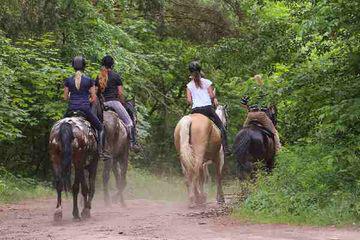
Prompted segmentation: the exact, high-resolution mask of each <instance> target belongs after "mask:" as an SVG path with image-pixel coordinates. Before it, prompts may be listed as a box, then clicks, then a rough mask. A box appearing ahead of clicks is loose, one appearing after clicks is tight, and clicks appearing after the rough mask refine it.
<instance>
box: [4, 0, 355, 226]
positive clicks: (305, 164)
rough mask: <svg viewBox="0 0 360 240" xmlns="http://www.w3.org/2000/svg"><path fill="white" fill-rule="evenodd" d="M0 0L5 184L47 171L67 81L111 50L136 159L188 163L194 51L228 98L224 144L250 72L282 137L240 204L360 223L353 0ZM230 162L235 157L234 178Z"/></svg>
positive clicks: (269, 214) (286, 215)
mask: <svg viewBox="0 0 360 240" xmlns="http://www.w3.org/2000/svg"><path fill="white" fill-rule="evenodd" d="M0 8H1V12H0V73H1V74H0V85H1V87H0V156H1V157H0V195H1V194H4V193H5V192H6V191H7V189H9V188H11V185H8V184H9V183H8V182H7V179H9V177H8V176H10V175H11V176H14V177H15V176H22V177H24V178H26V179H31V181H30V180H29V181H30V183H29V184H30V185H31V184H36V182H37V181H41V182H43V181H47V182H50V183H51V178H52V172H51V164H50V161H49V154H48V151H47V148H48V138H49V132H50V130H51V126H52V125H53V124H54V122H55V121H57V120H59V119H61V118H62V117H63V115H64V112H65V110H66V106H67V103H66V102H65V101H63V99H62V90H63V82H64V79H65V78H66V77H68V76H70V75H71V74H73V70H72V68H71V59H72V58H73V57H74V56H76V55H83V56H85V58H86V60H87V65H88V68H87V69H86V74H87V75H89V76H91V77H92V78H96V76H97V75H98V73H99V68H100V61H101V59H102V57H103V56H104V55H105V54H111V55H112V56H114V58H115V60H116V65H115V70H116V71H118V72H120V73H121V74H122V77H123V81H124V87H125V93H126V97H127V98H128V99H135V101H136V105H137V110H138V118H139V124H138V134H139V137H140V143H141V145H142V146H143V148H144V152H145V154H144V155H146V156H147V157H146V158H144V157H143V155H141V154H132V157H131V165H132V166H133V167H135V168H140V169H144V170H146V171H149V172H151V173H152V174H155V175H167V176H171V175H180V174H181V168H180V166H179V162H178V160H177V154H176V151H175V148H174V143H173V131H174V127H175V125H176V123H177V121H178V120H179V119H180V118H181V117H182V116H183V115H185V114H187V113H189V112H190V109H189V108H188V105H187V104H186V99H185V86H186V83H187V80H188V74H189V73H188V67H187V66H188V63H189V62H190V61H192V60H199V61H200V62H201V65H202V67H203V69H204V73H205V75H206V78H208V79H211V80H212V81H213V82H214V84H215V87H216V91H217V95H218V99H219V101H220V103H222V104H227V105H228V108H229V116H230V117H229V121H230V127H229V139H230V143H232V141H233V139H234V137H235V135H236V133H237V132H238V131H239V129H240V128H241V126H242V124H243V122H244V119H245V117H246V111H244V110H243V109H242V108H241V106H240V100H241V97H242V96H243V95H244V93H245V91H246V87H247V85H248V82H249V81H252V77H253V76H254V75H255V74H261V75H262V76H263V78H264V79H265V80H266V81H267V82H268V83H269V86H270V90H271V91H270V95H271V101H272V103H273V104H275V105H276V106H277V109H278V125H277V128H278V131H279V133H280V138H281V141H282V144H283V146H284V147H283V149H282V150H281V152H280V153H279V155H278V156H277V158H276V165H275V169H274V171H273V173H272V174H271V175H269V176H267V175H261V176H259V177H258V181H257V182H256V184H253V185H252V186H251V187H248V189H247V190H248V191H247V192H246V194H245V196H244V198H243V201H241V202H240V203H239V207H238V209H237V210H236V211H235V213H236V214H239V215H240V216H253V218H259V219H260V218H261V219H263V220H264V219H275V220H276V221H277V220H278V221H282V222H284V221H285V222H305V223H313V222H318V223H320V224H349V223H351V224H352V223H358V222H359V220H360V202H359V201H358V199H359V197H360V134H359V133H360V130H359V129H360V128H359V124H360V84H359V81H360V2H359V1H357V0H318V1H313V0H304V1H294V0H218V1H215V0H53V1H48V0H21V1H20V0H3V1H1V2H0ZM250 97H251V96H250ZM235 168H236V164H235V160H234V159H233V158H232V157H230V158H227V162H226V173H225V175H226V178H234V174H235V172H236V170H235ZM0 198H1V197H0ZM254 213H255V214H254ZM254 216H255V217H254Z"/></svg>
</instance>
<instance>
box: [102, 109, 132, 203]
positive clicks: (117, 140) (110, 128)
mask: <svg viewBox="0 0 360 240" xmlns="http://www.w3.org/2000/svg"><path fill="white" fill-rule="evenodd" d="M104 125H105V131H106V143H105V149H106V152H107V153H108V154H109V155H110V157H109V159H108V160H107V161H105V162H104V170H103V185H104V198H105V203H106V204H110V194H109V187H108V185H109V179H110V170H111V169H112V171H113V173H114V175H115V180H116V187H117V189H118V192H117V194H116V195H115V196H114V198H113V200H114V201H115V202H118V201H120V203H121V204H122V205H123V206H124V205H125V201H124V197H123V191H124V189H125V186H126V172H127V168H128V158H129V138H128V135H127V132H126V128H125V125H124V124H123V122H122V121H121V120H120V119H119V117H118V116H117V114H116V113H115V112H114V111H111V110H107V111H104Z"/></svg>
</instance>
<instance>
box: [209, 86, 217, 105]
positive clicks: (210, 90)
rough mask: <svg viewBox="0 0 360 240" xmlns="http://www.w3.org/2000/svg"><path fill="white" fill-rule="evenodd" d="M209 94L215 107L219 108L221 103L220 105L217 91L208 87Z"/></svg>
mask: <svg viewBox="0 0 360 240" xmlns="http://www.w3.org/2000/svg"><path fill="white" fill-rule="evenodd" d="M208 93H209V96H210V98H211V101H212V103H213V104H214V106H215V107H217V106H218V105H219V103H218V100H217V98H216V95H215V90H214V87H213V86H209V87H208Z"/></svg>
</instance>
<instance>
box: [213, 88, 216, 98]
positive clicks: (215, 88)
mask: <svg viewBox="0 0 360 240" xmlns="http://www.w3.org/2000/svg"><path fill="white" fill-rule="evenodd" d="M213 93H214V95H215V96H216V88H214V91H213Z"/></svg>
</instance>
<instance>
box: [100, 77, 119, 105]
mask: <svg viewBox="0 0 360 240" xmlns="http://www.w3.org/2000/svg"><path fill="white" fill-rule="evenodd" d="M118 86H122V80H121V77H120V75H119V74H117V73H116V72H114V71H109V72H108V81H107V84H106V88H105V89H104V92H103V96H104V98H105V101H106V102H108V101H119V91H118Z"/></svg>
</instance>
